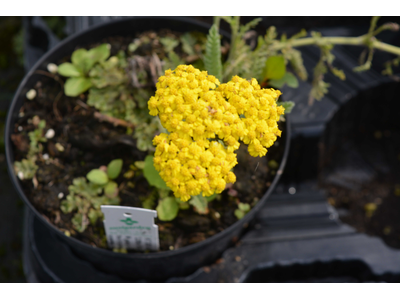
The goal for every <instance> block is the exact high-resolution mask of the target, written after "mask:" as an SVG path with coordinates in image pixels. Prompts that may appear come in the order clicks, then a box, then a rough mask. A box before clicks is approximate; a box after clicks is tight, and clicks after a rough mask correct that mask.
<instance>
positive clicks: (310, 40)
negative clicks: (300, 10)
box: [273, 35, 400, 56]
mask: <svg viewBox="0 0 400 300" xmlns="http://www.w3.org/2000/svg"><path fill="white" fill-rule="evenodd" d="M317 43H326V44H333V45H352V46H370V47H372V48H375V49H378V50H382V51H386V52H389V53H392V54H395V55H399V56H400V47H396V46H393V45H390V44H386V43H383V42H380V41H378V40H376V39H374V38H370V39H368V37H367V35H362V36H359V37H342V36H332V37H320V38H318V42H317V40H316V39H315V38H314V37H306V38H301V39H296V40H289V41H287V42H278V43H276V44H275V45H274V46H273V48H274V50H282V49H284V48H286V47H287V46H291V47H303V46H310V45H315V44H317Z"/></svg>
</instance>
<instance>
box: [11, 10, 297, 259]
mask: <svg viewBox="0 0 400 300" xmlns="http://www.w3.org/2000/svg"><path fill="white" fill-rule="evenodd" d="M134 19H159V20H165V21H167V22H168V20H175V21H181V22H188V23H191V24H192V25H197V26H199V27H203V28H204V29H206V28H209V27H210V26H209V24H207V23H203V22H200V21H197V20H193V19H191V18H188V17H133V18H123V19H117V20H112V21H109V22H106V23H101V24H97V25H94V26H92V27H90V28H88V29H86V30H83V31H80V32H77V33H75V34H73V35H71V36H69V37H67V38H65V39H64V40H62V41H60V43H58V44H57V45H56V46H55V47H53V48H52V49H50V50H49V51H47V52H46V53H45V54H44V55H43V56H42V57H41V58H40V59H39V60H38V61H37V62H36V63H35V64H34V66H33V67H32V68H31V69H30V70H29V71H28V72H27V73H26V75H25V76H24V78H23V79H22V81H21V83H20V84H19V86H18V89H17V90H16V92H15V94H14V97H13V99H12V102H11V104H10V107H9V109H8V113H7V120H6V126H5V133H4V136H5V152H6V161H7V169H8V174H9V176H10V178H11V181H12V183H13V185H14V188H15V189H16V190H17V193H18V195H19V196H20V197H21V198H22V200H23V201H24V202H25V204H26V205H28V207H29V208H30V209H31V210H32V211H33V212H34V215H35V216H36V217H37V218H38V219H40V220H41V221H42V222H44V223H45V224H47V225H48V226H49V227H50V228H52V229H53V230H54V231H55V232H56V233H57V235H58V236H59V237H60V238H70V239H71V240H70V241H71V242H73V243H75V244H78V245H79V246H80V247H84V248H86V249H87V250H88V251H90V250H91V249H93V251H98V252H99V254H104V255H108V256H110V255H112V256H116V257H127V256H128V257H135V258H143V259H152V258H162V257H165V258H167V257H170V256H176V255H180V254H183V253H186V252H190V251H192V250H194V249H197V248H199V247H202V246H206V245H208V244H210V243H213V242H214V241H216V240H218V239H220V238H221V237H222V236H224V235H226V234H228V233H229V232H231V231H233V230H235V229H236V228H238V227H239V226H243V225H245V224H246V223H249V222H250V220H251V219H252V218H253V216H254V215H255V214H256V213H257V212H258V211H259V210H260V208H261V207H262V205H263V204H264V202H265V201H266V200H267V198H268V197H269V195H270V194H271V193H272V191H273V190H274V188H275V186H276V185H277V182H278V181H279V179H280V177H281V175H282V173H283V170H284V168H285V165H286V161H287V157H288V154H289V148H290V136H291V126H290V117H289V116H285V117H286V131H285V134H286V139H285V149H284V153H283V156H282V159H281V162H280V164H279V168H278V170H277V172H276V175H275V177H274V179H273V181H272V182H271V185H270V186H269V187H268V190H267V191H266V192H265V193H264V195H263V196H262V197H261V198H260V200H259V201H258V203H257V204H256V205H255V206H254V207H253V208H252V209H251V210H250V212H249V213H247V214H246V215H245V216H244V217H243V218H242V219H240V220H238V221H236V222H235V223H233V224H232V225H230V226H229V227H228V228H226V229H224V230H223V231H221V232H218V233H216V234H215V235H213V236H211V237H209V238H207V239H205V240H203V241H201V242H198V243H195V244H191V245H188V246H184V247H182V248H178V249H174V250H169V251H162V252H150V253H128V254H124V253H116V252H113V251H112V250H109V249H103V248H98V247H93V246H91V245H89V244H87V243H84V242H82V241H80V240H78V239H76V238H74V237H67V236H65V234H64V232H62V231H61V230H60V229H58V228H57V227H56V226H55V225H54V224H53V223H51V222H49V221H47V220H46V219H45V218H44V217H43V215H42V214H40V213H39V211H38V210H37V209H36V208H35V207H34V206H33V204H32V203H31V202H30V201H29V199H28V197H27V196H26V195H25V193H24V192H23V189H22V186H21V184H20V180H19V179H18V178H17V176H16V174H15V172H14V164H13V161H12V160H11V157H13V158H14V155H13V154H14V151H13V149H12V148H13V145H12V142H11V138H10V136H11V133H12V132H13V126H14V123H13V112H14V111H15V109H16V105H17V101H18V98H19V95H20V94H21V93H22V90H23V88H24V86H25V85H26V83H27V81H28V78H29V77H31V76H32V75H33V74H34V72H35V71H36V70H37V69H40V66H41V65H42V64H43V63H44V62H45V61H46V59H47V58H48V57H49V56H50V54H52V53H53V52H56V51H58V49H60V48H62V47H64V46H65V45H66V44H68V43H70V42H71V41H72V42H73V41H74V40H75V39H76V38H77V37H79V36H80V35H84V34H87V33H89V32H90V31H94V30H98V29H99V28H104V27H106V26H109V25H111V24H117V23H124V22H129V21H132V20H134ZM166 28H167V26H166ZM220 33H221V34H222V35H223V36H225V37H229V34H227V33H226V32H224V31H221V30H220Z"/></svg>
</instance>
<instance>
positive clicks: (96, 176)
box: [86, 169, 108, 185]
mask: <svg viewBox="0 0 400 300" xmlns="http://www.w3.org/2000/svg"><path fill="white" fill-rule="evenodd" d="M86 178H87V179H88V180H89V181H90V182H92V183H94V184H98V185H105V184H106V183H107V182H108V176H107V174H106V172H104V171H102V170H100V169H94V170H92V171H90V172H89V173H88V174H87V175H86Z"/></svg>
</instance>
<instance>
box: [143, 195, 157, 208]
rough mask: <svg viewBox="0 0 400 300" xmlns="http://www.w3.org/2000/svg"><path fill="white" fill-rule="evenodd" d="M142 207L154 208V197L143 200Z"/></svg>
mask: <svg viewBox="0 0 400 300" xmlns="http://www.w3.org/2000/svg"><path fill="white" fill-rule="evenodd" d="M142 207H143V208H146V209H153V208H154V199H153V198H147V199H145V200H144V201H143V203H142Z"/></svg>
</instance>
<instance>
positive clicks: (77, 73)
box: [58, 62, 83, 77]
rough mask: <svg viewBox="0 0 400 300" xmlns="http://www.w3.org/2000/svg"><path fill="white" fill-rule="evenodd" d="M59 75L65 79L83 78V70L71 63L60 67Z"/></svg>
mask: <svg viewBox="0 0 400 300" xmlns="http://www.w3.org/2000/svg"><path fill="white" fill-rule="evenodd" d="M58 74H60V75H61V76H65V77H81V76H82V75H83V74H82V72H81V70H79V69H78V68H77V67H76V66H74V65H73V64H71V63H69V62H66V63H63V64H61V65H59V66H58Z"/></svg>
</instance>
